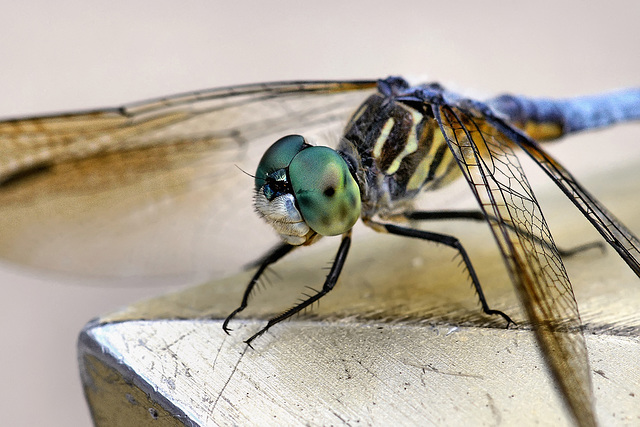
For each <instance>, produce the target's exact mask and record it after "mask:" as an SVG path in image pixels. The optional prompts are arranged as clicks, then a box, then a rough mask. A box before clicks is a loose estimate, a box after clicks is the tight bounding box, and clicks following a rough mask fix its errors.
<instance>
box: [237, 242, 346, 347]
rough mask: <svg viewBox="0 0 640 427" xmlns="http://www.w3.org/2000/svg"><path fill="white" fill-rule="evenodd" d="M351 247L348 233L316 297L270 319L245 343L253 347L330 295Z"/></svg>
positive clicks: (313, 296)
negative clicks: (252, 343) (260, 339)
mask: <svg viewBox="0 0 640 427" xmlns="http://www.w3.org/2000/svg"><path fill="white" fill-rule="evenodd" d="M350 246H351V232H348V233H346V234H345V235H343V237H342V242H341V243H340V247H339V248H338V253H337V254H336V258H335V260H334V261H333V264H332V265H331V270H330V271H329V274H328V275H327V278H326V279H325V281H324V285H322V289H321V290H320V291H318V292H317V293H316V294H315V295H312V296H310V297H309V298H307V299H306V300H304V301H302V302H301V303H299V304H298V305H296V306H294V307H292V308H290V309H289V310H287V311H285V312H284V313H282V314H280V315H279V316H276V317H274V318H273V319H270V320H269V322H267V324H266V326H265V327H264V328H262V329H260V330H259V331H258V332H256V333H255V334H253V335H252V336H251V337H250V338H249V339H248V340H246V341H245V343H247V344H249V346H251V342H252V341H253V340H254V339H256V338H258V337H259V336H260V335H262V334H264V333H265V332H267V330H268V329H269V328H271V327H272V326H273V325H275V324H277V323H280V322H282V321H283V320H285V319H288V318H289V317H291V316H293V315H294V314H296V313H299V312H300V311H301V310H304V309H305V308H307V307H309V306H310V305H312V304H313V303H315V302H316V301H318V300H319V299H320V298H322V297H323V296H325V295H326V294H328V293H329V291H331V290H332V289H333V287H334V286H335V284H336V282H337V281H338V277H340V272H341V271H342V267H343V266H344V262H345V261H346V259H347V254H348V253H349V247H350Z"/></svg>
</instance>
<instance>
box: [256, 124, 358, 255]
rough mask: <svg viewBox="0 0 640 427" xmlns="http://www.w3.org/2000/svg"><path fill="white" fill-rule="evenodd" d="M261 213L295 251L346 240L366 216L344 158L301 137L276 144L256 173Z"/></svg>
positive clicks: (266, 153)
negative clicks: (319, 241)
mask: <svg viewBox="0 0 640 427" xmlns="http://www.w3.org/2000/svg"><path fill="white" fill-rule="evenodd" d="M255 181H256V185H255V187H256V195H255V207H256V210H257V211H258V213H259V214H260V215H261V216H262V217H263V218H264V219H265V220H266V221H267V222H268V223H269V224H271V225H272V226H273V227H274V228H275V229H276V231H277V232H278V234H279V235H280V237H281V238H282V239H283V240H284V241H285V242H287V243H289V244H291V245H302V244H305V243H307V244H308V243H311V242H312V241H313V240H314V238H315V237H316V235H321V236H335V235H337V234H342V233H344V232H346V231H348V230H349V229H351V227H353V224H355V222H356V221H357V220H358V217H359V216H360V191H359V188H358V185H357V183H356V181H355V179H354V176H353V175H352V172H351V171H350V170H349V168H348V166H347V163H346V162H345V161H344V159H343V158H342V157H340V155H339V154H338V153H337V152H335V151H334V150H332V149H330V148H328V147H313V146H311V145H309V144H307V143H306V142H305V141H304V138H302V137H301V136H300V135H289V136H286V137H284V138H281V139H280V140H278V141H276V142H275V143H274V144H273V145H272V146H271V147H270V148H269V149H268V150H267V151H266V152H265V154H264V156H263V157H262V159H261V160H260V164H259V165H258V170H257V171H256V178H255Z"/></svg>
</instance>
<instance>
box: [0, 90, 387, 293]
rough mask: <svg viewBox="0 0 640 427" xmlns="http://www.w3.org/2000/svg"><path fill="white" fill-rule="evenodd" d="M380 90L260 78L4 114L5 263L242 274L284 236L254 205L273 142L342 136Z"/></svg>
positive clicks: (92, 272)
mask: <svg viewBox="0 0 640 427" xmlns="http://www.w3.org/2000/svg"><path fill="white" fill-rule="evenodd" d="M373 88H375V82H370V81H361V82H290V83H274V84H260V85H247V86H239V87H230V88H224V89H215V90H211V91H204V92H197V93H191V94H185V95H178V96H174V97H170V98H164V99H157V100H153V101H149V102H143V103H138V104H132V105H130V106H126V107H122V108H119V109H107V110H98V111H91V112H81V113H76V114H64V115H57V116H49V117H36V118H26V119H18V120H10V121H5V122H0V230H1V232H0V257H2V258H4V259H6V260H9V261H12V262H14V263H19V264H24V265H28V266H31V267H39V268H44V269H47V270H56V271H61V272H63V273H73V274H74V275H78V274H80V275H89V276H94V277H103V278H108V277H129V278H140V277H150V276H151V277H155V278H156V279H157V280H163V281H180V282H185V281H186V280H192V281H196V280H202V279H204V278H210V277H211V276H213V275H218V274H223V273H227V272H231V271H234V270H237V269H238V268H239V267H240V266H241V265H242V264H244V263H246V262H247V261H248V260H251V259H252V257H257V256H259V255H261V254H262V253H263V252H264V251H265V250H266V248H268V247H270V246H271V245H272V244H274V243H275V242H277V238H276V237H275V235H274V233H273V232H272V231H270V230H269V229H268V227H266V226H264V225H263V224H261V222H260V221H259V219H258V218H257V216H256V215H255V214H254V213H253V212H252V189H253V180H252V178H251V177H250V176H248V174H252V173H253V172H254V171H255V168H256V166H257V163H258V161H259V159H260V157H261V156H262V154H263V153H264V151H265V149H266V146H268V145H269V144H271V143H272V142H274V141H275V140H276V139H277V138H279V137H281V136H282V135H284V134H287V133H301V134H304V135H305V136H307V137H308V138H310V139H311V142H314V143H323V144H324V143H327V144H328V145H331V143H335V142H337V140H338V138H339V136H340V133H341V131H342V128H343V126H344V124H345V123H346V121H347V120H348V118H349V116H350V114H351V113H352V112H353V111H354V110H355V108H356V107H357V106H358V104H360V103H361V102H362V101H363V100H364V98H365V97H366V96H367V95H368V90H369V89H371V90H373ZM243 171H246V173H243ZM262 236H266V237H262Z"/></svg>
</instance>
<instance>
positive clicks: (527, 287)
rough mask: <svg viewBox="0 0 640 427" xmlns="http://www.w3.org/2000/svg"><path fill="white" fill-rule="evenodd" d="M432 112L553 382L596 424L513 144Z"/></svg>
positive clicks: (549, 245)
mask: <svg viewBox="0 0 640 427" xmlns="http://www.w3.org/2000/svg"><path fill="white" fill-rule="evenodd" d="M434 114H435V117H436V120H437V121H438V123H439V125H440V128H441V130H442V132H443V134H444V135H445V137H446V139H447V142H448V144H449V147H450V149H451V151H452V152H453V154H454V156H455V158H456V160H457V162H458V164H459V166H460V168H461V170H462V172H463V174H464V176H465V178H466V180H467V181H468V182H469V185H470V186H471V189H472V191H473V193H474V194H475V197H476V199H477V200H478V202H479V204H480V207H481V208H482V210H483V211H484V212H485V214H486V217H487V218H489V219H488V222H489V224H490V226H491V229H492V232H493V234H494V236H495V239H496V241H497V243H498V246H499V248H500V251H501V253H502V256H503V258H504V260H505V262H506V265H507V268H508V270H509V273H510V275H511V278H512V280H513V283H514V285H515V288H516V290H517V293H518V296H519V298H520V300H521V302H522V305H523V307H524V308H525V311H526V313H527V316H528V318H529V320H530V322H531V323H532V326H533V328H534V330H535V333H536V336H537V338H538V341H539V343H540V346H541V348H542V350H543V354H544V355H545V357H546V358H547V361H548V363H549V365H550V366H551V370H552V373H553V376H554V378H555V380H556V382H557V383H558V384H559V385H560V387H561V389H562V390H563V391H564V395H565V397H566V399H567V402H568V404H569V407H570V408H571V410H572V412H573V414H574V416H576V417H577V419H578V420H579V423H580V424H581V425H594V424H595V421H594V420H595V416H594V413H593V409H592V408H593V406H592V391H591V376H590V372H589V363H588V358H587V350H586V345H585V341H584V337H583V335H582V332H581V321H580V316H579V314H578V306H577V303H576V300H575V297H574V295H573V290H572V287H571V283H570V281H569V277H568V276H567V273H566V271H565V268H564V265H563V263H562V259H561V257H560V255H559V253H558V251H557V248H556V247H555V244H554V242H553V238H552V237H551V233H550V232H549V228H548V227H547V224H546V221H545V219H544V217H543V215H542V211H541V209H540V206H539V205H538V202H537V201H536V198H535V196H534V194H533V191H532V189H531V187H530V185H529V183H528V181H527V178H526V176H525V175H524V172H523V170H522V168H521V166H520V163H519V161H518V158H517V157H516V156H515V154H514V153H513V150H512V148H511V147H512V146H513V144H512V142H511V141H510V140H509V139H508V138H507V137H506V136H505V135H504V134H503V133H501V132H499V131H498V130H497V129H496V128H495V127H494V126H492V125H491V124H490V123H488V122H487V121H486V120H485V119H484V118H483V117H484V116H483V115H481V114H479V113H478V112H475V111H472V110H470V109H464V108H459V107H457V106H448V105H442V106H434ZM519 230H526V231H528V233H530V234H528V235H527V234H526V233H522V232H519ZM533 236H536V237H537V238H539V239H540V240H536V239H534V238H533ZM543 241H544V242H545V244H542V242H543Z"/></svg>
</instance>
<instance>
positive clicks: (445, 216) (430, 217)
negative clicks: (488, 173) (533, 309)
mask: <svg viewBox="0 0 640 427" xmlns="http://www.w3.org/2000/svg"><path fill="white" fill-rule="evenodd" d="M404 216H405V217H406V218H407V219H412V220H419V221H438V220H450V219H470V220H473V221H485V220H486V219H485V216H484V214H483V213H482V211H479V210H461V211H415V212H409V213H407V214H405V215H404ZM492 218H494V217H492ZM505 225H506V226H507V227H509V228H511V229H512V230H517V231H518V233H521V234H523V235H525V236H527V237H529V238H531V239H533V240H535V241H536V242H538V243H540V244H541V245H543V246H546V247H547V248H549V249H551V246H552V245H551V244H550V243H549V242H547V241H546V240H544V239H541V238H540V237H538V236H536V235H534V234H531V233H530V232H529V231H528V230H525V229H523V228H521V227H517V226H514V225H513V224H505ZM605 247H606V246H605V244H604V243H603V242H600V241H594V242H589V243H585V244H582V245H578V246H575V247H573V248H568V249H564V248H557V249H558V253H559V254H560V255H561V256H563V257H570V256H572V255H575V254H577V253H580V252H584V251H587V250H589V249H593V248H599V249H600V250H601V251H603V252H604V250H605Z"/></svg>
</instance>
